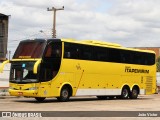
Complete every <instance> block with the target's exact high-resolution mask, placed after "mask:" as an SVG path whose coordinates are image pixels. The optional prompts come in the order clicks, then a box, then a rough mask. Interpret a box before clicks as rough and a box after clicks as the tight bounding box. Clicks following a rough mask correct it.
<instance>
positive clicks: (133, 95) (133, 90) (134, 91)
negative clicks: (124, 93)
mask: <svg viewBox="0 0 160 120" xmlns="http://www.w3.org/2000/svg"><path fill="white" fill-rule="evenodd" d="M129 97H130V98H131V99H137V97H138V89H137V88H133V89H132V92H131V93H130V96H129Z"/></svg>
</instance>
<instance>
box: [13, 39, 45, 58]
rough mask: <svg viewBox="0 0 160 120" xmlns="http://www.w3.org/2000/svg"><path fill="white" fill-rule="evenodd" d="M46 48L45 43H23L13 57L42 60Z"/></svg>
mask: <svg viewBox="0 0 160 120" xmlns="http://www.w3.org/2000/svg"><path fill="white" fill-rule="evenodd" d="M44 47H45V42H44V41H24V42H21V43H20V44H19V46H18V48H17V50H16V52H15V54H14V56H13V58H17V59H29V58H41V57H42V54H43V50H44Z"/></svg>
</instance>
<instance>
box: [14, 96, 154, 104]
mask: <svg viewBox="0 0 160 120" xmlns="http://www.w3.org/2000/svg"><path fill="white" fill-rule="evenodd" d="M150 99H153V98H149V97H148V98H147V97H141V98H137V99H117V98H113V99H104V100H100V99H98V98H96V97H95V98H94V97H92V98H70V100H69V101H68V102H87V101H121V100H123V101H141V100H150ZM14 102H24V103H37V104H38V103H63V102H59V101H58V100H57V99H56V98H46V99H45V100H44V101H43V102H38V101H36V100H35V99H34V98H29V99H28V98H23V99H18V100H14ZM64 103H65V102H64Z"/></svg>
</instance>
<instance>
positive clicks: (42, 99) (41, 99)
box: [35, 97, 45, 102]
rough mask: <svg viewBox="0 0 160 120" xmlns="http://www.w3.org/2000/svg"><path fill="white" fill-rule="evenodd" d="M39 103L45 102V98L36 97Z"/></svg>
mask: <svg viewBox="0 0 160 120" xmlns="http://www.w3.org/2000/svg"><path fill="white" fill-rule="evenodd" d="M35 99H36V100H37V101H38V102H43V101H44V99H45V97H35Z"/></svg>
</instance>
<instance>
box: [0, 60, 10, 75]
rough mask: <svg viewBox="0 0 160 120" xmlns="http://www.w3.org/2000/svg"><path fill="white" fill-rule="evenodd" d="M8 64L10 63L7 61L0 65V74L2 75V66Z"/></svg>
mask: <svg viewBox="0 0 160 120" xmlns="http://www.w3.org/2000/svg"><path fill="white" fill-rule="evenodd" d="M9 62H10V61H9V60H6V61H4V62H3V63H2V64H1V66H0V73H3V69H4V66H5V65H6V64H7V63H9Z"/></svg>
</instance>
